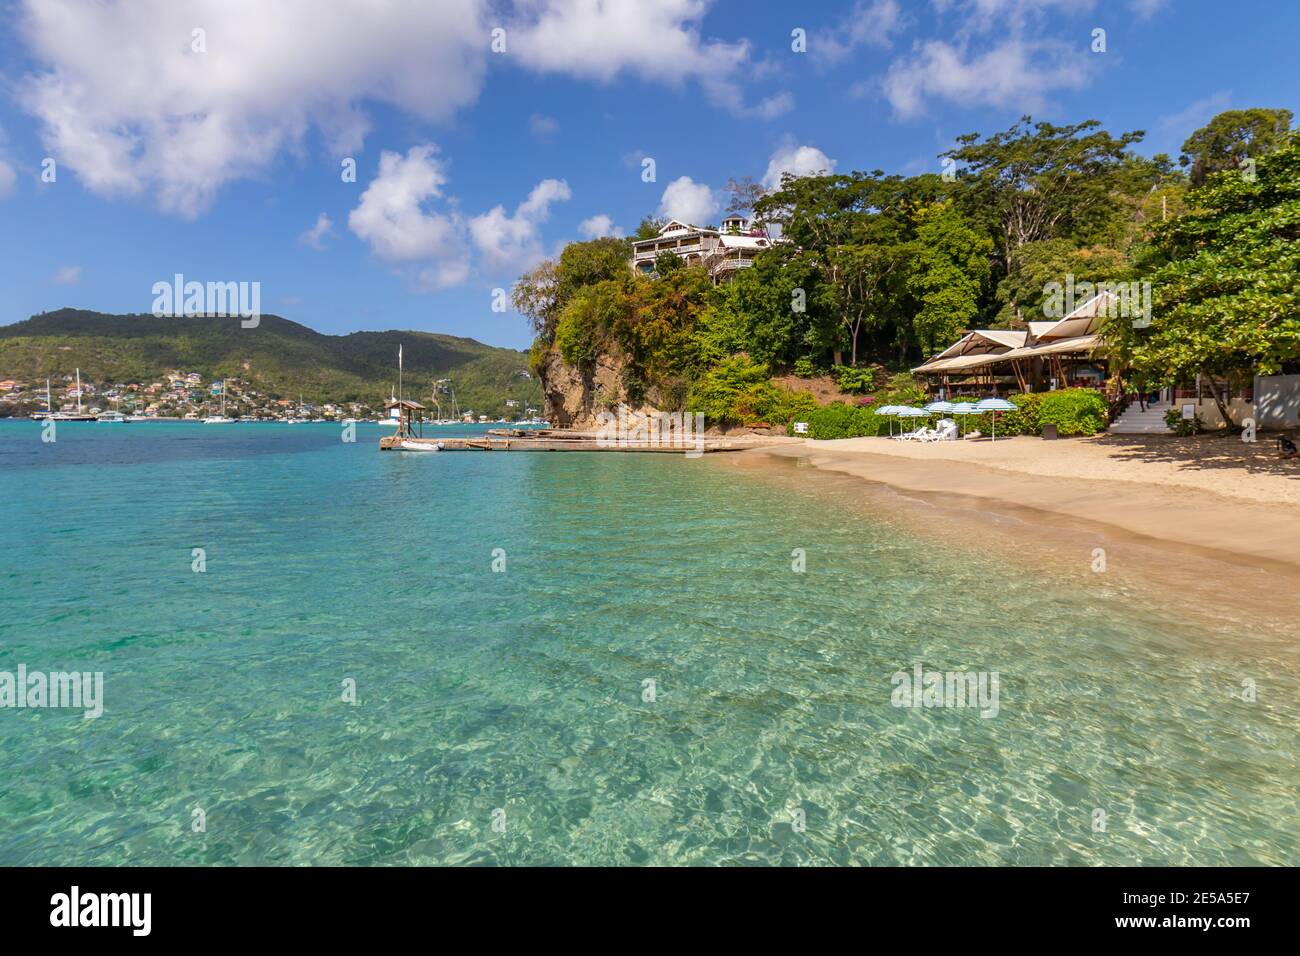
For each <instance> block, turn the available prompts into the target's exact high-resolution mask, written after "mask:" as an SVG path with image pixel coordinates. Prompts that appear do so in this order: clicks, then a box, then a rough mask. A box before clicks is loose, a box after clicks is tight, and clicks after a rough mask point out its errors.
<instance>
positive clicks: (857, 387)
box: [833, 365, 876, 395]
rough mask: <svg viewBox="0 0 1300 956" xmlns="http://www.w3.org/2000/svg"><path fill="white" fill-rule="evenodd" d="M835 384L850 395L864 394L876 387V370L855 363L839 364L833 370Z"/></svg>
mask: <svg viewBox="0 0 1300 956" xmlns="http://www.w3.org/2000/svg"><path fill="white" fill-rule="evenodd" d="M833 374H834V375H835V384H837V385H838V386H839V387H840V390H841V391H844V392H848V393H849V394H850V395H863V394H865V393H867V392H869V391H871V390H872V389H873V388H875V387H876V370H875V369H874V368H871V367H867V368H858V367H856V366H853V365H837V366H835V368H834V370H833Z"/></svg>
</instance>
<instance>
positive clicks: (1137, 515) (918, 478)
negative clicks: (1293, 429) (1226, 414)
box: [740, 436, 1300, 581]
mask: <svg viewBox="0 0 1300 956" xmlns="http://www.w3.org/2000/svg"><path fill="white" fill-rule="evenodd" d="M740 457H741V458H744V459H748V463H749V464H752V465H755V466H757V465H758V464H759V460H760V459H761V460H765V461H767V462H769V463H771V462H773V460H774V459H776V460H780V459H786V460H793V461H795V462H797V463H799V464H806V465H810V466H812V467H814V468H817V469H821V470H824V471H827V472H835V473H839V474H843V475H849V476H853V477H855V478H858V479H865V480H867V481H872V482H878V483H880V484H883V485H886V486H888V487H889V488H892V489H894V490H895V491H898V492H902V493H905V494H907V495H909V496H911V497H914V498H918V499H922V500H926V501H929V502H931V503H934V504H940V505H942V506H943V507H944V508H947V509H950V510H965V511H973V512H986V513H989V514H995V515H1004V516H1010V517H1013V518H1015V519H1017V520H1018V521H1019V522H1020V523H1022V524H1023V525H1024V526H1025V527H1026V528H1034V527H1054V528H1057V529H1069V530H1075V531H1081V530H1082V531H1087V530H1091V531H1094V532H1097V533H1100V534H1102V535H1104V537H1105V538H1106V539H1107V540H1111V541H1116V542H1122V541H1127V542H1134V541H1139V542H1142V543H1144V544H1148V545H1154V546H1159V547H1161V548H1163V549H1165V550H1167V551H1170V550H1172V551H1174V552H1181V553H1183V554H1195V555H1199V556H1201V557H1205V558H1211V559H1215V560H1219V561H1229V562H1232V563H1235V564H1238V565H1242V566H1245V567H1247V568H1256V569H1259V570H1264V571H1268V572H1271V574H1279V575H1282V576H1283V577H1284V578H1289V579H1291V580H1292V581H1300V461H1281V460H1280V459H1278V458H1277V456H1276V451H1275V443H1274V442H1273V441H1272V440H1263V441H1261V442H1259V443H1256V444H1254V445H1248V444H1246V443H1243V442H1241V441H1240V440H1239V439H1236V438H1228V437H1223V438H1218V437H1213V438H1205V437H1202V438H1199V439H1190V440H1182V439H1176V438H1166V437H1164V436H1156V437H1147V436H1103V437H1100V438H1095V439H1073V440H1059V441H1054V442H1049V441H1043V440H1042V439H1039V438H1011V439H1004V440H1002V441H998V442H989V441H980V442H947V443H942V444H913V443H909V442H897V441H891V440H889V439H887V438H853V439H845V440H841V441H805V442H789V443H781V444H773V445H771V446H768V447H763V448H757V449H754V450H752V451H747V452H743V453H741V455H740Z"/></svg>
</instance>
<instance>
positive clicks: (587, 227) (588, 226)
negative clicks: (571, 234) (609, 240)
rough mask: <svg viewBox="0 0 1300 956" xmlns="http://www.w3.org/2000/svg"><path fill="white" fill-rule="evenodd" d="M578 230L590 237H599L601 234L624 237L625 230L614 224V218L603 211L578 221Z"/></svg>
mask: <svg viewBox="0 0 1300 956" xmlns="http://www.w3.org/2000/svg"><path fill="white" fill-rule="evenodd" d="M578 232H579V233H581V234H582V235H583V236H586V237H587V238H588V239H599V238H600V237H601V236H614V237H615V238H619V239H621V238H622V237H623V230H622V229H620V228H619V227H618V226H616V225H614V220H613V219H611V218H610V217H609V216H607V215H605V213H603V212H602V213H598V214H597V215H595V216H592V217H591V218H590V219H584V220H582V222H580V223H578Z"/></svg>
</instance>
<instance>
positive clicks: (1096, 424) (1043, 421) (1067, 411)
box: [1038, 388, 1107, 438]
mask: <svg viewBox="0 0 1300 956" xmlns="http://www.w3.org/2000/svg"><path fill="white" fill-rule="evenodd" d="M1106 414H1107V408H1106V400H1105V399H1104V398H1102V397H1101V395H1100V394H1098V393H1097V392H1094V391H1093V390H1092V389H1088V388H1067V389H1062V390H1061V391H1058V392H1046V393H1044V394H1043V397H1042V400H1041V401H1040V402H1039V405H1038V421H1039V424H1040V425H1055V426H1056V433H1057V434H1058V435H1060V436H1062V437H1064V438H1069V437H1073V436H1077V435H1095V434H1097V432H1099V431H1103V430H1105V428H1106Z"/></svg>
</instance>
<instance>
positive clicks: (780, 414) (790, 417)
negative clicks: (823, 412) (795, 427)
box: [762, 389, 821, 425]
mask: <svg viewBox="0 0 1300 956" xmlns="http://www.w3.org/2000/svg"><path fill="white" fill-rule="evenodd" d="M776 391H777V394H776V396H775V398H774V401H773V402H772V404H771V406H770V407H768V408H765V409H762V418H763V421H765V422H767V423H768V424H771V425H789V424H790V423H791V422H794V421H801V422H806V421H807V420H808V417H809V416H810V415H812V414H814V413H815V412H817V411H818V410H819V409H820V408H821V406H820V405H818V404H817V399H815V398H813V396H812V393H811V392H791V391H787V390H786V389H777V390H776Z"/></svg>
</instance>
